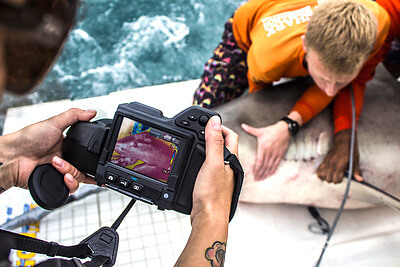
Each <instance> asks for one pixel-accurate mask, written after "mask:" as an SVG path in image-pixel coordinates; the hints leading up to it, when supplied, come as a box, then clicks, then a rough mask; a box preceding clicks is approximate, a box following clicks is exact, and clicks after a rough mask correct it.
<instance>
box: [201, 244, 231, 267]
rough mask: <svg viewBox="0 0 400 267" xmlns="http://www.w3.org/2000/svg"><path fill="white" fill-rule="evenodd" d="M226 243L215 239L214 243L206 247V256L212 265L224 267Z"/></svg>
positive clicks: (213, 266)
mask: <svg viewBox="0 0 400 267" xmlns="http://www.w3.org/2000/svg"><path fill="white" fill-rule="evenodd" d="M225 251H226V244H225V243H221V242H219V241H215V242H214V244H213V245H212V246H211V247H209V248H207V249H206V252H205V257H206V259H207V260H208V261H209V262H210V263H211V266H212V267H223V266H224V262H225Z"/></svg>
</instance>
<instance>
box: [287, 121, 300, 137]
mask: <svg viewBox="0 0 400 267" xmlns="http://www.w3.org/2000/svg"><path fill="white" fill-rule="evenodd" d="M289 131H290V132H291V134H292V135H295V134H297V132H298V131H299V126H298V124H297V123H295V122H291V123H290V124H289Z"/></svg>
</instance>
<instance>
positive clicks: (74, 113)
mask: <svg viewBox="0 0 400 267" xmlns="http://www.w3.org/2000/svg"><path fill="white" fill-rule="evenodd" d="M95 116H96V111H95V110H82V109H78V108H71V109H69V110H67V111H65V112H63V113H61V114H59V115H57V116H54V117H52V118H50V119H49V120H50V122H51V123H52V124H53V125H54V126H56V127H57V128H59V129H61V130H63V131H64V130H65V129H66V128H68V127H69V126H71V125H72V124H74V123H75V122H77V121H90V120H91V119H93V118H94V117H95Z"/></svg>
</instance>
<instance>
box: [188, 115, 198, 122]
mask: <svg viewBox="0 0 400 267" xmlns="http://www.w3.org/2000/svg"><path fill="white" fill-rule="evenodd" d="M188 119H189V120H191V121H197V117H196V116H193V115H190V116H188Z"/></svg>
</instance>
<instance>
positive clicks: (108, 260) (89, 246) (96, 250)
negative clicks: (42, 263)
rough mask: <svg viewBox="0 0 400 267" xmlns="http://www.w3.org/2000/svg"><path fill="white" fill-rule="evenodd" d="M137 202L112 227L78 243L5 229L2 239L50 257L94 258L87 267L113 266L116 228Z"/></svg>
mask: <svg viewBox="0 0 400 267" xmlns="http://www.w3.org/2000/svg"><path fill="white" fill-rule="evenodd" d="M135 202H136V200H135V199H132V200H131V201H130V202H129V204H128V206H127V207H126V208H125V209H124V211H123V212H122V213H121V215H120V216H119V217H118V219H117V220H116V221H115V222H114V223H113V225H112V226H111V227H102V228H100V229H99V230H97V231H96V232H94V233H93V234H92V235H90V236H89V237H87V238H85V239H84V240H82V241H81V242H80V243H79V244H78V245H74V246H62V245H59V244H58V243H56V242H47V241H44V240H40V239H36V238H32V237H28V236H24V235H21V234H17V233H13V232H9V231H6V230H3V229H0V240H2V241H7V242H8V243H9V244H10V247H9V248H10V249H18V250H22V251H28V252H34V253H39V254H45V255H47V256H50V257H54V256H62V257H68V258H80V259H85V258H88V257H89V258H91V259H92V260H91V261H89V262H86V263H85V264H84V266H87V267H97V266H113V265H114V264H115V261H116V257H117V251H118V243H119V237H118V233H117V231H116V230H117V228H118V227H119V225H120V224H121V222H122V220H123V219H124V218H125V216H126V215H127V214H128V212H129V210H130V209H131V208H132V206H133V205H134V204H135Z"/></svg>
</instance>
